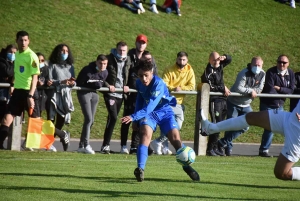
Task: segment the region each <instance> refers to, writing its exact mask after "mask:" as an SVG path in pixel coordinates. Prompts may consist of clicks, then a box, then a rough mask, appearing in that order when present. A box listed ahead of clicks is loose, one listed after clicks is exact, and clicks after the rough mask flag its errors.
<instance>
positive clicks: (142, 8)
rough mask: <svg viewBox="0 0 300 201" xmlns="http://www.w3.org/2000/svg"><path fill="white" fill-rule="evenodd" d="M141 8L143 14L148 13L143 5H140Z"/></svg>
mask: <svg viewBox="0 0 300 201" xmlns="http://www.w3.org/2000/svg"><path fill="white" fill-rule="evenodd" d="M139 7H140V9H141V12H142V13H144V12H146V10H145V9H144V7H143V4H142V3H139Z"/></svg>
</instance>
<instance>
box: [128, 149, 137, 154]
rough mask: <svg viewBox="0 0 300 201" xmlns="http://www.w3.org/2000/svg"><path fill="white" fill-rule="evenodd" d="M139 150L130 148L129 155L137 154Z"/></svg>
mask: <svg viewBox="0 0 300 201" xmlns="http://www.w3.org/2000/svg"><path fill="white" fill-rule="evenodd" d="M136 153H137V148H130V151H129V154H136Z"/></svg>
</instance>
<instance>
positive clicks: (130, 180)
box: [0, 172, 300, 190]
mask: <svg viewBox="0 0 300 201" xmlns="http://www.w3.org/2000/svg"><path fill="white" fill-rule="evenodd" d="M0 175H5V176H8V175H9V176H22V177H23V176H28V177H46V178H49V177H58V178H63V177H65V178H75V179H91V180H98V181H101V182H115V183H128V184H137V183H138V182H137V181H136V179H135V178H134V177H133V178H117V177H96V176H91V177H87V176H76V175H62V174H30V173H11V172H9V173H5V172H1V173H0ZM132 176H133V175H132ZM148 181H153V182H176V183H179V182H183V183H187V181H186V180H176V179H159V178H151V177H149V178H145V182H148ZM189 181H190V182H191V183H193V184H197V185H206V184H212V185H223V186H233V187H237V186H240V187H247V188H255V189H256V188H259V189H289V190H300V186H299V187H285V186H264V185H251V184H237V183H219V182H193V181H191V180H189Z"/></svg>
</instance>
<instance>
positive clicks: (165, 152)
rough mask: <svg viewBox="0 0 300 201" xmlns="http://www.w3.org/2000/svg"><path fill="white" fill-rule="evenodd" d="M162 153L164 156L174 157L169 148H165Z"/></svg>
mask: <svg viewBox="0 0 300 201" xmlns="http://www.w3.org/2000/svg"><path fill="white" fill-rule="evenodd" d="M162 153H163V155H172V151H170V149H169V148H163V151H162Z"/></svg>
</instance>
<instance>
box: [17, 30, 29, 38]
mask: <svg viewBox="0 0 300 201" xmlns="http://www.w3.org/2000/svg"><path fill="white" fill-rule="evenodd" d="M24 36H28V38H29V34H28V33H27V32H26V31H18V33H17V34H16V39H17V40H18V39H19V37H24Z"/></svg>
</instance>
